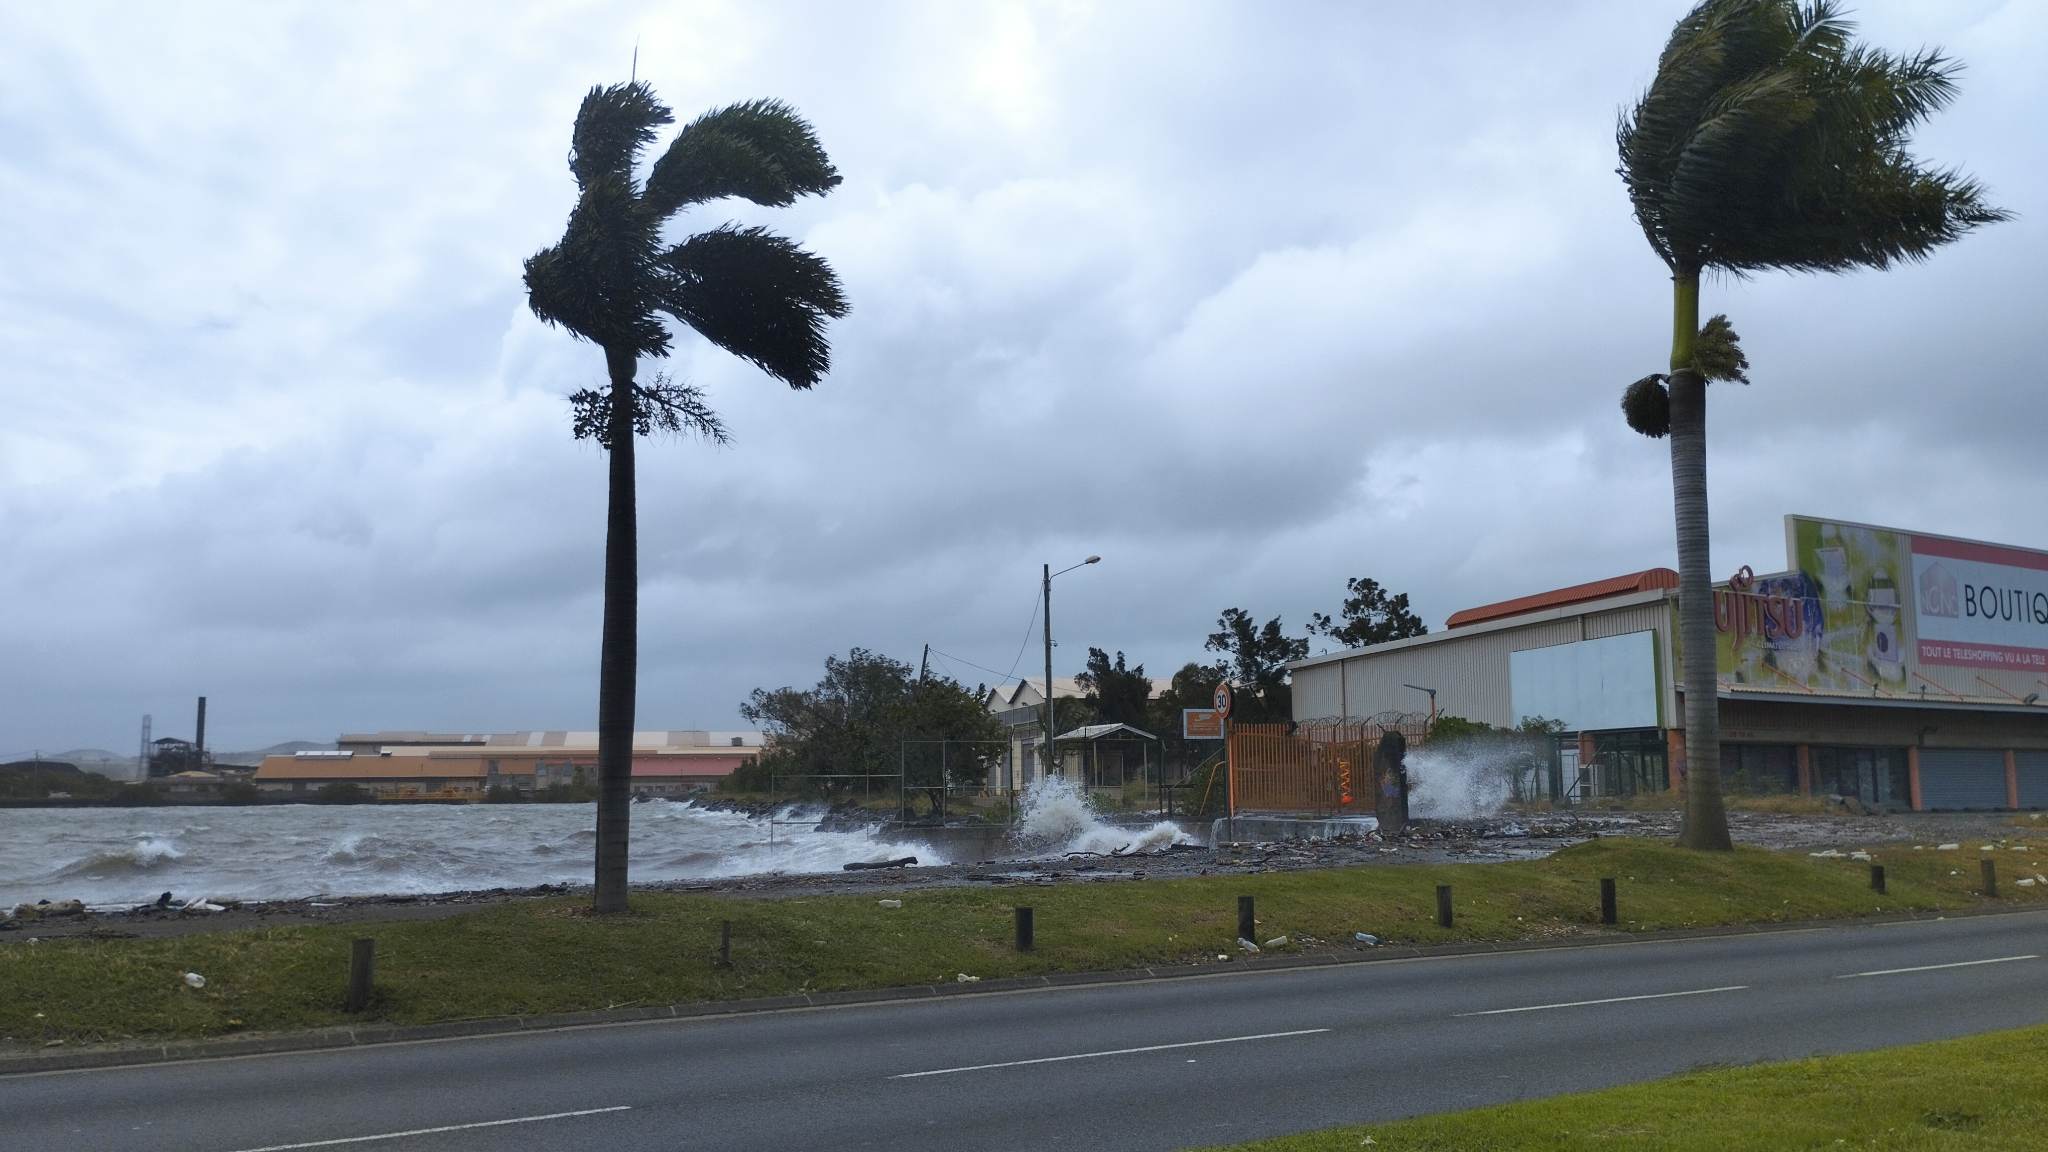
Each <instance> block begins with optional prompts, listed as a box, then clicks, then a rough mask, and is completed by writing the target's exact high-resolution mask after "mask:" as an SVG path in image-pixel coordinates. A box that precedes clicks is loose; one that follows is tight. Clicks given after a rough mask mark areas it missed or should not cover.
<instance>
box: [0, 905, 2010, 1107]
mask: <svg viewBox="0 0 2048 1152" xmlns="http://www.w3.org/2000/svg"><path fill="white" fill-rule="evenodd" d="M2044 912H2048V906H2035V907H2028V908H1997V907H1992V908H1965V909H1951V910H1948V911H1943V912H1919V913H1900V914H1897V915H1890V914H1887V915H1882V916H1861V917H1853V918H1849V919H1839V920H1793V921H1785V922H1781V923H1764V924H1730V925H1721V926H1718V927H1712V928H1673V929H1664V930H1660V931H1656V932H1625V931H1616V932H1612V933H1595V934H1591V935H1585V936H1573V937H1565V938H1560V939H1555V940H1503V941H1478V942H1472V943H1464V944H1438V945H1381V946H1378V947H1373V948H1367V949H1363V950H1359V951H1348V952H1310V953H1302V954H1298V955H1284V956H1283V955H1259V956H1252V957H1248V958H1244V959H1233V960H1231V961H1229V962H1227V963H1204V964H1178V965H1170V966H1159V967H1146V968H1120V969H1109V970H1104V971H1097V972H1052V973H1047V974H1045V975H1042V976H1010V977H1002V978H997V979H987V980H976V981H969V982H964V983H954V984H910V985H900V986H897V987H891V988H861V989H849V990H846V991H841V992H815V993H806V994H800V995H794V996H765V997H758V998H755V999H749V1000H708V1001H700V1002H695V1003H688V1004H654V1005H640V1006H636V1007H631V1008H606V1009H597V1010H593V1011H586V1012H560V1013H552V1014H547V1015H539V1016H492V1017H487V1018H484V1019H479V1020H453V1021H447V1022H444V1023H439V1024H362V1025H351V1026H344V1027H333V1028H318V1029H310V1030H307V1031H303V1032H286V1033H276V1034H269V1035H259V1036H237V1037H227V1038H222V1039H213V1040H174V1041H164V1042H157V1043H150V1044H119V1045H107V1046H102V1047H92V1048H72V1049H66V1050H62V1051H59V1050H55V1049H46V1050H44V1051H41V1052H35V1053H28V1054H23V1055H15V1056H0V1076H18V1075H25V1074H33V1073H39V1072H72V1071H82V1070H88V1069H95V1068H121V1067H130V1066H136V1065H145V1064H166V1063H174V1062H178V1061H184V1060H209V1059H223V1058H229V1057H235V1056H270V1055H278V1054H282V1053H289V1052H319V1051H331V1050H334V1049H339V1048H360V1047H369V1046H373V1045H379V1044H403V1043H415V1042H419V1041H426V1040H457V1039H467V1038H471V1037H483V1036H501V1035H510V1034H514V1033H520V1032H546V1031H553V1030H557V1029H563V1028H588V1027H601V1026H606V1025H617V1024H638V1023H645V1022H647V1021H651V1020H687V1019H693V1018H696V1019H705V1018H713V1017H721V1016H749V1015H757V1014H760V1013H764V1012H787V1011H791V1010H793V1009H810V1008H839V1007H849V1006H856V1005H863V1004H893V1003H902V1002H905V1001H913V1000H930V1001H936V1000H945V999H954V998H958V997H962V996H986V995H999V994H1003V993H1014V992H1029V991H1037V990H1045V989H1052V988H1084V987H1091V986H1104V985H1114V984H1128V983H1131V982H1134V981H1144V980H1174V979H1185V978H1196V977H1215V976H1229V975H1232V974H1235V973H1243V972H1281V971H1288V970H1291V969H1308V968H1328V967H1336V966H1341V965H1352V964H1381V963H1386V962H1388V961H1394V960H1418V959H1433V958H1447V957H1457V956H1486V955H1497V954H1501V953H1511V952H1539V951H1550V950H1554V949H1560V948H1600V947H1608V946H1614V945H1624V944H1656V943H1664V942H1669V941H1677V940H1701V939H1712V938H1716V937H1731V936H1763V935H1769V934H1773V933H1780V932H1812V931H1824V930H1829V929H1838V928H1865V927H1871V926H1874V925H1882V924H1908V923H1915V922H1919V921H1936V920H1962V919H1970V918H1975V917H1980V916H2023V915H2027V914H2030V913H2031V914H2040V913H2044Z"/></svg>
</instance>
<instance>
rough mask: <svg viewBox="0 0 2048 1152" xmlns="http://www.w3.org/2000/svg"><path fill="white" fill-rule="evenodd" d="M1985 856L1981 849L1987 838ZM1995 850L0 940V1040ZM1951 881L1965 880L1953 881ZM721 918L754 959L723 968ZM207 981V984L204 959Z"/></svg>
mask: <svg viewBox="0 0 2048 1152" xmlns="http://www.w3.org/2000/svg"><path fill="white" fill-rule="evenodd" d="M1971 847H1972V849H1974V848H1975V847H1976V846H1975V845H1972V846H1971ZM2036 855H2040V856H2041V858H2042V860H2043V862H2048V853H2038V854H2037V853H2032V852H2017V851H2010V850H2007V851H2001V852H2000V853H1998V856H1999V859H2000V864H2001V865H2002V872H2001V877H2002V883H2001V895H2002V901H2001V903H2004V904H2008V905H2020V904H2025V903H2040V902H2043V901H2044V900H2048V885H2040V884H2037V885H2034V886H2031V887H2027V888H2021V887H2018V886H2017V885H2015V884H2014V883H2013V880H2015V879H2017V878H2018V876H2019V875H2020V874H2022V873H2021V872H2020V871H2018V869H2020V868H2021V866H2022V865H2025V866H2026V867H2025V872H2027V873H2031V872H2032V871H2034V870H2035V869H2034V867H2033V861H2034V859H2035V856H2036ZM1977 856H1978V853H1977V852H1975V851H1974V850H1973V851H1970V852H1935V851H1918V852H1916V851H1912V850H1910V849H1907V850H1891V851H1886V852H1883V853H1880V854H1879V859H1880V860H1881V861H1882V862H1884V863H1885V864H1886V865H1887V868H1888V871H1889V873H1890V888H1891V891H1890V893H1889V894H1888V895H1884V896H1880V895H1877V894H1876V893H1873V892H1871V891H1870V889H1869V886H1868V879H1869V872H1868V868H1867V866H1866V865H1864V864H1862V863H1858V862H1852V861H1849V860H1846V859H1829V860H1822V859H1813V858H1810V857H1808V856H1806V855H1805V854H1803V853H1802V854H1778V853H1771V852H1765V851H1761V850H1757V849H1742V850H1739V851H1737V852H1734V853H1731V854H1725V855H1720V854H1696V853H1688V852H1682V851H1680V850H1678V849H1676V848H1674V847H1671V846H1670V845H1668V844H1663V843H1652V842H1648V841H1640V840H1620V839H1607V840H1597V841H1593V842H1591V843H1587V844H1583V845H1580V846H1578V847H1575V848H1572V849H1569V850H1567V851H1564V852H1560V853H1558V854H1557V855H1555V856H1552V857H1550V858H1548V859H1545V860H1537V861H1526V862H1517V863H1507V864H1462V865H1445V866H1420V865H1402V866H1398V867H1369V868H1354V869H1343V870H1330V871H1318V872H1276V873H1270V874H1265V875H1259V876H1242V877H1205V878H1198V879H1180V880H1143V881H1120V882H1105V883H1098V884H1088V883H1073V884H1062V885H1058V886H1048V887H1036V886H1010V887H1000V888H985V887H974V888H955V889H947V890H942V891H933V890H927V891H913V892H908V893H903V894H901V896H902V899H903V907H901V908H894V909H889V908H882V907H880V906H879V904H878V902H877V901H878V899H879V898H881V897H882V896H886V895H889V894H888V893H875V892H870V893H863V894H860V895H843V896H830V897H817V898H810V899H776V900H758V899H742V898H735V897H727V896H721V895H714V894H697V893H673V894H671V893H638V894H635V895H634V897H633V908H634V912H633V913H632V914H631V915H629V916H626V917H621V918H617V919H593V918H591V917H589V916H587V915H586V914H584V911H583V905H582V902H581V901H579V900H576V899H569V898H565V899H561V900H542V901H523V902H520V903H516V904H510V905H501V906H497V907H492V908H487V909H484V910H481V911H478V912H475V913H469V914H463V915H458V916H452V917H449V918H446V919H440V920H432V921H420V922H412V923H382V924H377V925H374V926H360V927H350V926H345V925H343V926H333V927H327V926H322V927H285V928H275V929H269V930H262V931H251V932H236V933H208V934H200V935H194V936H186V937H182V938H177V939H169V940H100V941H95V940H50V941H43V942H41V943H38V944H27V943H25V942H24V941H23V939H22V938H23V937H25V936H28V935H31V934H33V932H34V929H33V928H32V927H31V928H28V929H26V930H25V931H23V932H20V933H11V934H10V936H11V938H12V939H11V940H10V942H8V943H5V944H0V1044H6V1043H12V1044H17V1045H18V1044H25V1043H45V1042H48V1041H50V1040H66V1041H88V1042H89V1041H104V1040H118V1039H126V1038H138V1037H149V1038H158V1037H195V1036H211V1035H220V1034H225V1033H232V1032H236V1031H241V1030H245V1029H246V1030H273V1029H286V1028H302V1027H310V1026H317V1025H326V1024H338V1023H343V1022H345V1021H348V1020H350V1019H365V1018H367V1019H371V1020H377V1021H384V1022H391V1023H405V1024H416V1023H428V1022H434V1021H444V1020H457V1019H468V1018H475V1017H483V1016H504V1015H517V1014H532V1013H548V1012H567V1011H578V1010H584V1009H593V1008H606V1007H617V1006H623V1005H646V1004H666V1003H678V1002H694V1001H706V1000H725V999H736V998H743V997H754V996H777V995H786V994H789V993H794V992H823V991H834V990H840V989H852V988H875V987H884V986H889V985H899V984H923V983H934V982H943V983H950V982H953V981H954V980H955V979H956V978H957V976H958V975H959V974H961V973H967V974H970V975H974V976H979V977H984V978H994V977H1003V976H1018V975H1029V974H1040V973H1049V972H1064V971H1084V970H1096V969H1113V968H1126V967H1135V966H1141V965H1157V964H1177V963H1190V964H1192V963H1207V964H1217V963H1218V959H1217V957H1218V956H1219V954H1221V955H1228V956H1232V957H1236V956H1237V955H1238V952H1237V949H1236V947H1235V945H1234V939H1235V936H1236V900H1237V897H1238V896H1239V895H1241V894H1249V895H1252V896H1254V897H1256V899H1257V903H1258V914H1259V920H1260V931H1259V935H1260V937H1261V939H1262V940H1263V939H1267V938H1271V937H1275V936H1279V935H1281V934H1286V935H1288V936H1290V937H1291V938H1292V940H1293V943H1291V944H1290V945H1288V946H1287V948H1286V950H1290V951H1292V950H1301V949H1304V948H1306V949H1324V948H1354V947H1357V946H1356V945H1354V944H1352V943H1351V936H1352V933H1353V932H1355V931H1359V930H1364V931H1369V932H1373V933H1376V934H1377V935H1378V936H1379V937H1380V938H1381V939H1382V940H1384V941H1386V942H1387V943H1390V944H1411V943H1416V944H1433V943H1444V942H1454V941H1477V940H1485V941H1507V940H1522V939H1552V938H1558V937H1567V936H1572V935H1576V934H1583V933H1587V932H1591V931H1597V930H1598V927H1599V926H1598V925H1597V923H1596V920H1597V917H1598V889H1597V881H1598V878H1599V877H1602V876H1613V877H1615V878H1616V879H1617V880H1618V881H1619V885H1620V908H1621V920H1622V925H1621V927H1622V928H1623V929H1624V930H1637V931H1640V930H1651V929H1661V928H1684V927H1698V926H1708V925H1723V924H1737V923H1752V922H1770V921H1786V920H1801V919H1811V918H1817V917H1841V916H1857V915H1865V914H1870V913H1876V912H1880V911H1882V912H1897V911H1903V910H1908V909H1959V908H1967V907H1974V906H1978V905H1980V904H1982V903H1983V902H1984V901H1983V899H1982V896H1981V894H1980V893H1979V891H1978V885H1979V879H1978V869H1977ZM1951 873H1954V874H1953V875H1952V874H1951ZM1440 883H1448V884H1451V885H1453V886H1454V888H1455V892H1456V904H1457V916H1458V919H1457V925H1456V927H1455V928H1453V929H1450V930H1445V929H1441V928H1438V927H1437V926H1436V923H1435V920H1434V917H1435V907H1436V904H1435V886H1436V885H1437V884H1440ZM1018 903H1028V904H1030V905H1032V906H1033V907H1034V908H1035V909H1036V919H1037V936H1038V950H1037V951H1036V952H1033V953H1031V954H1028V955H1020V954H1018V953H1017V952H1015V951H1013V950H1012V947H1011V939H1012V937H1011V932H1012V919H1011V911H1012V908H1013V907H1014V905H1016V904H1018ZM721 919H730V920H731V921H732V922H733V966H732V967H731V968H730V969H725V968H719V967H716V966H715V965H714V964H713V963H712V958H713V953H714V951H715V949H716V947H717V939H718V925H719V921H720V920H721ZM358 934H364V935H374V936H375V937H376V939H377V977H378V998H377V1000H376V1002H375V1003H374V1004H373V1005H372V1008H371V1010H370V1012H368V1013H367V1014H366V1015H365V1016H364V1017H348V1016H345V1015H344V1014H343V1013H342V1012H341V1011H340V1003H341V998H342V990H343V985H344V983H345V973H346V969H347V955H348V941H349V939H350V938H351V937H353V936H355V935H358ZM187 971H192V972H198V973H200V974H202V975H203V976H205V978H206V981H207V983H206V987H205V988H204V989H201V990H194V989H190V988H187V987H186V986H185V985H184V983H183V981H182V979H181V975H182V973H185V972H187Z"/></svg>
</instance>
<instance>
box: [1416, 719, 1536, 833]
mask: <svg viewBox="0 0 2048 1152" xmlns="http://www.w3.org/2000/svg"><path fill="white" fill-rule="evenodd" d="M1532 765H1533V760H1532V757H1531V754H1530V746H1529V744H1528V743H1527V742H1525V741H1521V740H1512V739H1510V740H1501V739H1485V738H1481V739H1472V740H1455V741H1451V742H1449V743H1445V744H1430V745H1426V746H1423V747H1420V748H1413V749H1411V750H1410V751H1409V753H1408V798H1409V811H1410V812H1411V813H1412V814H1414V815H1415V816H1418V817H1422V818H1425V819H1431V820H1474V819H1480V818H1484V817H1487V816H1493V815H1496V814H1498V813H1499V812H1500V811H1501V809H1502V808H1504V807H1506V805H1507V802H1508V800H1509V799H1511V798H1512V797H1513V795H1514V784H1515V776H1516V773H1518V772H1521V773H1527V772H1529V771H1530V770H1531V769H1532Z"/></svg>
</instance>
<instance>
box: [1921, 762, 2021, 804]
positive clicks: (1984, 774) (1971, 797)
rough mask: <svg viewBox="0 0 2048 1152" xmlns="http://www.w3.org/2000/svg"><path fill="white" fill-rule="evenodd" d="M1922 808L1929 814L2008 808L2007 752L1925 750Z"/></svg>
mask: <svg viewBox="0 0 2048 1152" xmlns="http://www.w3.org/2000/svg"><path fill="white" fill-rule="evenodd" d="M1920 806H1921V807H1922V808H1925V809H1926V810H1928V811H1929V812H1953V811H1957V810H1960V809H1972V808H1976V809H1983V808H2003V807H2005V753H2003V752H2000V751H1996V750H1994V749H1990V748H1922V749H1921V750H1920Z"/></svg>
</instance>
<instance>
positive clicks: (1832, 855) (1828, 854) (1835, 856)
mask: <svg viewBox="0 0 2048 1152" xmlns="http://www.w3.org/2000/svg"><path fill="white" fill-rule="evenodd" d="M1807 855H1808V856H1817V857H1819V858H1821V859H1823V860H1839V859H1841V858H1842V854H1841V853H1840V852H1838V851H1836V850H1835V849H1833V848H1829V849H1826V850H1824V851H1820V852H1808V853H1807Z"/></svg>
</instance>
